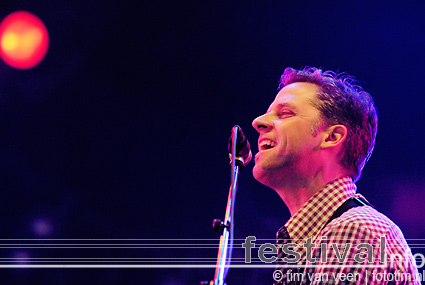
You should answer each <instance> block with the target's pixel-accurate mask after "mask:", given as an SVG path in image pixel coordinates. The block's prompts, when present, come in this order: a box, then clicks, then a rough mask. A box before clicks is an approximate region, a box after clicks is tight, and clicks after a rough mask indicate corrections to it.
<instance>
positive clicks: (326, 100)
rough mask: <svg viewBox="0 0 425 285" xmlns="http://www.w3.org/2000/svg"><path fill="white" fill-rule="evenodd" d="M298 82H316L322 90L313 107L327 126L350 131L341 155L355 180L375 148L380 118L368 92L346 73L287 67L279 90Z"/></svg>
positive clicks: (345, 167) (341, 159)
mask: <svg viewBox="0 0 425 285" xmlns="http://www.w3.org/2000/svg"><path fill="white" fill-rule="evenodd" d="M295 82H309V83H314V84H316V85H318V86H319V87H320V89H319V91H318V94H317V99H318V100H317V101H316V102H314V103H313V104H314V106H315V107H316V108H317V109H318V110H319V111H320V112H321V114H322V118H323V121H324V123H325V124H327V125H328V126H331V125H337V124H341V125H344V126H345V127H346V128H347V132H348V133H347V138H346V140H345V141H344V143H343V149H342V151H341V153H340V162H341V165H342V166H343V167H344V169H346V170H347V171H348V174H349V175H350V176H351V177H352V178H353V180H354V181H357V180H359V178H360V175H361V172H362V169H363V167H364V165H365V164H366V162H367V161H368V160H369V158H370V156H371V154H372V151H373V147H374V146H375V139H376V132H377V127H378V115H377V111H376V108H375V105H374V102H373V99H372V97H371V96H370V94H369V93H367V92H365V91H364V90H363V88H362V87H361V86H359V85H357V84H356V81H355V80H354V78H353V77H351V76H349V75H348V74H346V73H335V72H333V71H322V70H321V69H318V68H315V67H305V68H303V69H301V70H297V69H293V68H292V67H288V68H286V69H285V71H284V73H283V74H282V76H281V78H280V83H279V88H283V87H285V86H286V85H288V84H291V83H295Z"/></svg>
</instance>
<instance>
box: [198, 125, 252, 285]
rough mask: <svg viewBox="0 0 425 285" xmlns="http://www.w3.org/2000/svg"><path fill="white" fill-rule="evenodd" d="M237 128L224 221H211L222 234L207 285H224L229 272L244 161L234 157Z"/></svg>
mask: <svg viewBox="0 0 425 285" xmlns="http://www.w3.org/2000/svg"><path fill="white" fill-rule="evenodd" d="M239 131H240V127H239V126H234V127H233V129H232V140H233V141H232V151H231V183H230V188H229V195H228V197H227V206H226V214H225V216H224V221H221V220H219V219H215V220H214V221H213V228H214V231H216V232H222V234H221V236H220V245H219V248H218V254H217V263H216V268H215V275H214V280H213V281H210V282H209V283H202V282H201V284H209V285H226V283H225V282H224V281H225V280H226V277H227V273H228V272H229V267H230V263H231V260H232V251H233V228H234V212H235V199H236V191H237V188H238V177H239V172H240V171H241V170H242V168H243V166H244V159H243V158H242V157H236V154H237V153H236V143H237V138H238V132H239Z"/></svg>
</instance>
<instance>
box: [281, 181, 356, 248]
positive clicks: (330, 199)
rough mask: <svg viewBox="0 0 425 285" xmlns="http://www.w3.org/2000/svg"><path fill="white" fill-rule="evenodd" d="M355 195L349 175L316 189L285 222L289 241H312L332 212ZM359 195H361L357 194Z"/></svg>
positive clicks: (298, 242)
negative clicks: (308, 239) (310, 239)
mask: <svg viewBox="0 0 425 285" xmlns="http://www.w3.org/2000/svg"><path fill="white" fill-rule="evenodd" d="M354 196H356V185H355V184H354V182H353V181H352V179H351V177H350V176H345V177H341V178H338V179H335V180H333V181H331V182H329V183H328V184H326V185H325V186H324V187H323V188H322V189H320V190H319V191H317V192H316V193H315V194H314V195H313V196H312V197H310V199H309V200H308V201H307V202H306V203H305V204H304V206H303V207H302V208H301V209H299V210H298V212H297V213H295V215H294V216H292V217H291V218H290V219H289V221H288V222H287V223H286V224H285V226H284V227H286V229H287V231H288V233H289V236H290V237H291V241H292V242H294V243H297V244H302V243H304V242H305V239H307V238H309V237H311V238H312V240H313V241H314V240H315V239H316V238H317V236H318V235H319V233H320V231H321V230H322V228H323V227H324V225H325V224H326V222H327V221H328V220H329V218H330V217H331V216H332V214H333V213H334V212H335V211H336V210H337V209H338V208H339V207H340V206H341V205H342V204H343V203H344V202H345V201H346V200H348V199H349V198H351V197H354ZM358 196H361V195H358Z"/></svg>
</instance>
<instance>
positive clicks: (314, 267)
mask: <svg viewBox="0 0 425 285" xmlns="http://www.w3.org/2000/svg"><path fill="white" fill-rule="evenodd" d="M352 197H362V198H363V199H364V197H363V196H361V195H360V194H356V185H355V184H354V183H353V182H352V179H351V177H348V176H346V177H342V178H339V179H336V180H334V181H332V182H330V183H328V184H327V185H326V186H324V187H323V188H322V189H321V190H319V191H318V192H316V193H315V194H314V195H313V196H312V197H311V198H310V199H309V200H308V201H307V202H306V203H305V204H304V205H303V207H302V208H301V209H300V210H299V211H298V212H297V213H296V214H295V215H294V216H292V217H291V219H290V220H289V221H288V222H287V223H286V224H285V226H284V227H285V228H286V229H287V231H288V233H289V236H290V238H291V242H292V243H294V244H296V245H297V246H296V247H294V248H293V251H294V253H295V254H299V256H300V257H301V259H300V261H299V262H298V265H305V266H306V267H305V268H304V272H303V274H299V275H298V276H290V275H288V276H286V275H285V277H286V278H287V280H280V282H275V284H372V285H375V284H420V281H419V275H418V270H417V268H416V265H415V261H414V258H413V256H412V253H411V251H410V248H409V247H408V245H407V243H406V240H405V239H404V236H403V234H402V232H401V230H400V229H399V227H397V225H395V224H394V223H393V222H392V221H391V220H390V219H388V218H387V217H386V216H384V215H383V214H381V213H379V212H378V211H376V210H375V209H374V208H373V207H371V206H361V207H355V208H351V209H349V210H348V211H346V212H345V213H343V214H342V215H341V216H340V217H338V218H335V219H333V220H332V221H331V222H330V223H328V224H327V222H328V220H329V218H330V217H331V216H332V215H333V213H334V212H335V211H336V210H337V209H338V208H339V207H340V206H341V205H342V204H343V203H344V202H345V201H347V200H348V199H350V198H352ZM282 228H283V227H282ZM278 233H279V232H278ZM308 239H310V244H312V245H311V246H310V249H309V250H307V248H308V246H305V245H304V244H306V242H308ZM278 244H279V243H278ZM307 253H309V256H308V258H307ZM384 254H385V255H384ZM292 257H294V254H292ZM400 257H402V258H400ZM401 259H402V260H401ZM391 260H392V262H391ZM301 267H302V266H301ZM291 280H292V281H291ZM293 280H299V281H300V282H295V283H294V282H293Z"/></svg>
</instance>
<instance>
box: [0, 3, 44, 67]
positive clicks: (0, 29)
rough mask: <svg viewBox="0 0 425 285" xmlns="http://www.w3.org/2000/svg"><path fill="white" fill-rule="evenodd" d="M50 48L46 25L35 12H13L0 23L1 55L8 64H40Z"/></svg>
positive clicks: (31, 65) (28, 65) (14, 65)
mask: <svg viewBox="0 0 425 285" xmlns="http://www.w3.org/2000/svg"><path fill="white" fill-rule="evenodd" d="M48 48H49V35H48V33H47V29H46V26H44V24H43V22H42V21H41V20H40V19H39V18H38V17H37V16H35V15H34V14H31V13H29V12H26V11H17V12H13V13H12V14H10V15H9V16H7V17H6V18H4V20H3V21H2V22H1V24H0V57H1V58H2V59H3V60H4V62H6V63H7V64H8V65H10V66H12V67H14V68H18V69H29V68H33V67H34V66H36V65H37V64H39V63H40V62H41V61H42V60H43V58H44V57H45V56H46V53H47V49H48Z"/></svg>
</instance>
